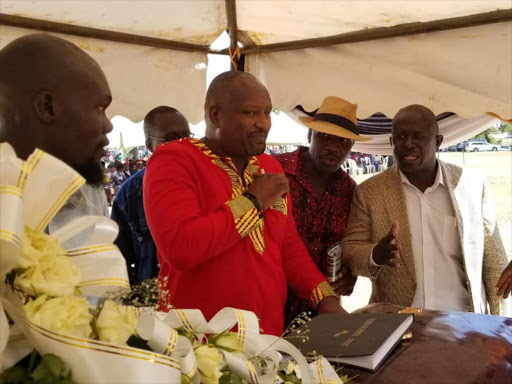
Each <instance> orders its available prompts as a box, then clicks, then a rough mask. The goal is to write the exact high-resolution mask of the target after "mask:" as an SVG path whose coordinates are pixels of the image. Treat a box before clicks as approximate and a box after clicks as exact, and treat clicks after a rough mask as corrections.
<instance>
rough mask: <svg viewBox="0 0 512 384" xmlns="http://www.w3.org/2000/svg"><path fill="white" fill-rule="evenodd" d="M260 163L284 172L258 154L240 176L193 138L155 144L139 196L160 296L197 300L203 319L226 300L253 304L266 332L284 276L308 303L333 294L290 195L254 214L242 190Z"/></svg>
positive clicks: (278, 311)
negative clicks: (302, 231)
mask: <svg viewBox="0 0 512 384" xmlns="http://www.w3.org/2000/svg"><path fill="white" fill-rule="evenodd" d="M262 170H264V172H265V173H277V172H279V173H282V172H283V170H282V168H281V166H280V165H279V163H278V162H277V161H276V160H274V159H272V158H271V157H270V156H267V155H261V156H254V157H251V158H249V160H248V165H247V167H246V169H245V172H244V174H243V175H242V176H239V175H238V173H237V172H236V169H235V167H234V164H233V163H232V161H231V159H230V158H219V157H218V156H216V155H215V154H214V153H213V152H212V151H210V150H209V148H208V147H206V145H205V144H203V143H202V142H201V141H199V140H193V139H182V140H179V141H175V142H172V143H168V144H164V145H161V146H160V147H158V149H157V150H156V151H155V153H154V154H153V155H152V156H151V158H150V160H149V162H148V166H147V169H146V174H145V177H144V183H143V185H144V191H143V196H144V209H145V212H146V218H147V221H148V225H149V228H150V230H151V234H152V236H153V239H154V240H155V243H156V246H157V249H158V260H159V262H160V267H161V269H160V275H159V277H160V282H161V283H163V284H164V287H162V289H161V291H162V293H163V294H161V300H164V301H165V303H164V302H161V304H169V303H171V304H172V305H174V306H175V307H177V308H182V309H192V308H198V309H200V310H201V311H202V312H203V314H204V315H205V317H206V319H207V320H209V319H210V318H212V317H213V316H214V315H215V314H216V313H217V312H218V311H219V310H220V309H222V308H224V307H235V308H239V309H245V310H249V311H253V312H254V313H256V315H257V316H258V318H259V319H260V328H261V329H262V330H263V332H264V333H269V334H274V335H280V334H281V333H282V330H283V308H284V304H285V300H286V287H287V283H288V284H289V285H290V286H291V287H292V288H293V289H294V291H295V292H296V293H297V294H298V295H299V296H300V297H302V298H306V299H309V300H311V301H312V302H313V303H314V304H318V302H319V301H320V300H321V299H323V298H324V297H325V296H328V295H332V294H334V293H333V292H332V290H331V289H330V286H329V284H328V283H327V282H326V281H325V278H324V277H323V275H322V274H321V273H320V272H319V271H318V269H317V268H316V266H315V265H314V263H313V261H312V260H311V258H310V257H309V255H308V253H307V251H306V248H305V247H304V245H303V243H302V241H301V239H300V237H299V235H298V233H297V229H296V225H295V221H294V219H293V215H292V214H291V209H292V207H291V199H290V197H289V196H288V197H287V198H286V199H279V200H278V201H276V203H274V205H273V206H272V207H271V208H269V209H267V210H265V211H263V214H262V215H259V214H258V212H257V211H256V209H255V208H254V206H253V204H252V203H251V202H250V200H249V199H247V198H246V197H244V196H242V193H243V192H244V191H245V190H246V189H247V186H248V185H249V184H250V183H251V182H252V181H253V180H254V176H255V175H257V174H260V173H262ZM165 276H167V277H168V278H167V279H162V277H165ZM166 291H167V292H166Z"/></svg>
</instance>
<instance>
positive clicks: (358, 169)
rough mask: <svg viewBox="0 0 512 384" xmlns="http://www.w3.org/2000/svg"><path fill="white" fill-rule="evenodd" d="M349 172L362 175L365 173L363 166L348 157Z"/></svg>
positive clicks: (353, 174)
mask: <svg viewBox="0 0 512 384" xmlns="http://www.w3.org/2000/svg"><path fill="white" fill-rule="evenodd" d="M347 161H348V166H349V168H348V174H349V175H351V176H357V175H362V174H363V173H364V171H363V168H361V167H358V166H357V163H356V162H355V160H353V159H348V160H347Z"/></svg>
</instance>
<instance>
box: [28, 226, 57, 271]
mask: <svg viewBox="0 0 512 384" xmlns="http://www.w3.org/2000/svg"><path fill="white" fill-rule="evenodd" d="M23 234H24V236H23V242H22V249H21V257H20V259H19V261H18V268H28V267H30V266H32V265H34V264H36V263H37V262H38V261H39V259H41V258H42V257H44V256H52V255H65V254H66V251H64V249H62V247H61V246H60V244H59V242H58V241H57V239H56V238H55V237H53V236H50V235H47V234H46V233H42V232H37V231H33V230H31V229H30V228H28V227H25V228H24V233H23Z"/></svg>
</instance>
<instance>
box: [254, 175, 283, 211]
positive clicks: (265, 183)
mask: <svg viewBox="0 0 512 384" xmlns="http://www.w3.org/2000/svg"><path fill="white" fill-rule="evenodd" d="M247 192H249V193H250V194H251V195H254V196H255V197H256V198H257V199H258V202H259V203H260V207H261V210H262V211H263V210H265V209H267V208H269V207H270V206H271V205H272V204H274V202H275V201H276V200H277V199H279V198H280V197H286V195H287V194H288V193H289V192H290V185H289V184H288V179H287V177H286V176H285V175H284V174H282V173H265V174H264V175H258V176H256V178H255V179H254V181H253V182H252V183H251V185H249V189H248V190H247Z"/></svg>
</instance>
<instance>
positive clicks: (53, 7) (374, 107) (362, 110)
mask: <svg viewBox="0 0 512 384" xmlns="http://www.w3.org/2000/svg"><path fill="white" fill-rule="evenodd" d="M236 7H237V12H236V13H237V21H238V30H240V31H244V32H246V35H248V36H249V37H251V38H252V40H253V42H254V43H255V44H256V45H262V44H269V43H278V42H286V41H294V40H299V39H307V38H317V37H326V36H332V35H337V34H342V33H347V32H354V31H363V30H367V29H372V28H378V27H388V26H389V27H391V26H396V25H402V24H404V23H413V22H429V21H434V20H442V19H446V18H453V17H458V16H467V15H474V14H480V13H485V12H491V11H495V10H507V9H508V10H509V9H511V8H512V4H511V2H510V0H501V1H494V0H475V1H461V0H442V1H441V0H439V1H438V0H428V1H366V0H361V1H320V0H318V1H281V0H274V1H265V0H261V1H260V0H237V1H236ZM0 13H2V14H5V15H14V16H22V17H28V18H34V19H40V20H47V21H54V22H59V23H64V24H72V25H76V26H83V27H92V28H99V29H103V30H107V31H108V30H110V31H118V32H125V33H130V34H133V35H140V36H148V37H157V38H160V39H167V40H174V41H181V42H187V43H193V44H210V43H211V42H213V41H214V40H215V38H216V37H217V36H218V35H219V34H220V33H221V32H222V31H224V30H225V29H226V26H227V18H226V3H225V1H224V0H205V1H190V0H181V1H165V0H164V1H151V0H150V1H113V0H105V1H101V2H100V1H81V0H76V1H13V0H2V1H1V2H0ZM27 33H34V30H28V29H27V30H23V29H20V28H15V27H8V26H2V27H1V29H0V46H4V45H5V44H7V43H8V42H9V41H11V40H12V39H13V38H15V37H17V36H20V35H22V34H27ZM64 37H65V38H67V39H68V40H70V41H73V42H75V43H76V44H77V45H79V46H80V47H82V48H84V49H85V50H86V51H87V52H88V53H90V54H91V55H92V56H93V57H94V58H95V59H96V60H97V61H98V62H99V63H100V65H101V66H102V67H103V68H104V70H105V72H106V75H107V78H108V80H109V82H110V85H111V88H112V91H113V94H114V103H113V105H112V107H111V108H109V112H110V113H111V114H121V115H123V116H126V117H128V118H130V119H131V120H132V121H140V120H141V119H142V118H143V116H144V115H145V113H146V112H147V111H148V110H149V109H151V108H153V107H154V106H156V105H161V104H170V105H173V106H175V107H177V108H178V109H180V110H182V111H183V112H184V113H185V115H186V116H187V118H188V119H189V120H190V122H191V123H197V122H198V121H199V120H200V119H201V117H202V114H203V112H202V101H203V100H204V94H205V87H206V69H205V66H206V65H207V58H206V54H205V53H190V52H179V51H175V50H169V49H160V48H149V47H144V46H139V45H131V44H125V43H116V42H111V41H105V40H95V39H90V38H85V37H74V36H69V35H66V36H64ZM245 62H246V71H248V72H251V73H253V74H255V75H256V76H257V77H258V78H259V79H260V80H262V81H263V82H264V83H265V85H266V86H267V87H268V88H269V91H270V94H271V96H272V98H273V102H274V105H275V106H276V107H277V108H279V109H281V110H283V111H290V110H292V109H293V108H294V107H295V106H296V105H303V106H304V107H305V108H307V109H314V108H316V107H317V106H318V105H319V104H320V102H321V100H322V99H323V97H324V96H326V95H329V94H333V95H337V96H342V97H344V98H346V99H348V100H351V101H353V102H357V103H359V113H358V114H359V116H361V117H368V116H371V115H372V114H374V113H375V112H382V113H384V114H386V115H387V116H393V115H394V113H395V112H396V111H397V110H398V108H401V107H403V106H404V105H407V104H411V103H419V104H424V105H426V106H428V107H430V108H431V109H432V110H433V111H434V112H435V113H436V114H439V113H442V112H446V111H453V112H455V113H457V114H458V115H460V116H462V117H475V116H480V115H482V114H483V113H485V112H495V113H497V114H498V115H500V116H501V117H503V118H507V119H511V118H512V92H510V90H511V89H512V71H511V68H512V23H510V22H502V23H497V24H488V25H482V26H478V27H471V28H463V29H456V30H449V31H443V32H435V33H428V34H419V35H413V36H407V37H397V38H388V39H381V40H374V41H368V42H360V43H351V44H344V45H337V46H329V47H323V48H311V49H302V50H298V51H285V52H276V53H267V54H263V53H260V54H249V55H247V57H246V60H245Z"/></svg>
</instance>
